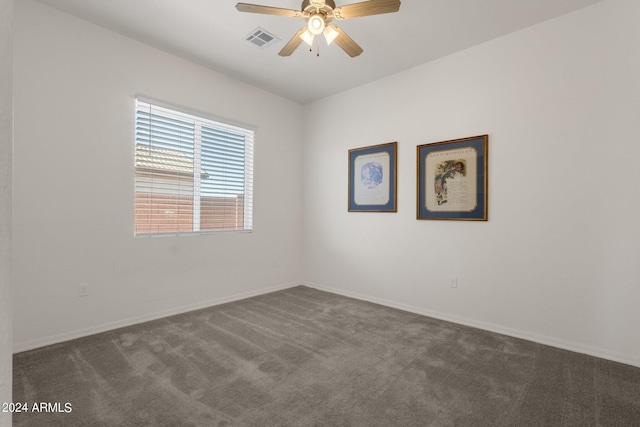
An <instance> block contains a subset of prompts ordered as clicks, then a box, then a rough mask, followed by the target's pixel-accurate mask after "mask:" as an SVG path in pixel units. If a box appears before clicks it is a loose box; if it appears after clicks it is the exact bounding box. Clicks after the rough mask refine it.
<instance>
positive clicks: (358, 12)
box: [333, 0, 400, 19]
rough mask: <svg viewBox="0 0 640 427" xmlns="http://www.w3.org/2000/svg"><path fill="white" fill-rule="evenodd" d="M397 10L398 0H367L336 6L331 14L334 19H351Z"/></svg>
mask: <svg viewBox="0 0 640 427" xmlns="http://www.w3.org/2000/svg"><path fill="white" fill-rule="evenodd" d="M398 10H400V0H369V1H363V2H360V3H353V4H347V5H344V6H340V7H336V8H335V9H333V16H334V17H335V18H336V19H351V18H358V17H360V16H371V15H380V14H383V13H392V12H397V11H398Z"/></svg>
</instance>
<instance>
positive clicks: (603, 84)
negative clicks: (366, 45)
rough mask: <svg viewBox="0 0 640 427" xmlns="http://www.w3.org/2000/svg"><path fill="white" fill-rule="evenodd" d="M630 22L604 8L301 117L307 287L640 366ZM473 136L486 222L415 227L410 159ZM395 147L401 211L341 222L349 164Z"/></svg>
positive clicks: (613, 4) (637, 30) (612, 7)
mask: <svg viewBox="0 0 640 427" xmlns="http://www.w3.org/2000/svg"><path fill="white" fill-rule="evenodd" d="M638 23H640V2H639V1H638V0H609V1H604V2H601V3H597V4H595V5H593V6H590V7H587V8H585V9H581V10H578V11H576V12H574V13H570V14H568V15H565V16H561V17H559V18H556V19H553V20H550V21H547V22H544V23H542V24H539V25H536V26H533V27H530V28H527V29H525V30H522V31H518V32H516V33H513V34H510V35H507V36H504V37H501V38H499V39H496V40H493V41H490V42H487V43H484V44H482V45H479V46H476V47H474V48H471V49H467V50H465V51H463V52H460V53H457V54H454V55H451V56H448V57H446V58H442V59H440V60H437V61H433V62H430V63H427V64H424V65H421V66H419V67H416V68H414V69H411V70H407V71H405V72H402V73H399V74H396V75H393V76H390V77H388V78H385V79H381V80H379V81H376V82H374V83H371V84H369V85H365V86H361V87H359V88H355V89H353V90H350V91H346V92H343V93H340V94H338V95H335V96H332V97H330V98H327V99H324V100H320V101H318V102H315V103H313V104H311V105H309V106H308V109H307V120H306V126H307V129H306V131H305V134H306V135H308V136H309V137H308V138H307V140H306V141H305V151H304V157H303V158H304V164H305V174H304V179H305V181H304V187H305V195H306V197H305V200H304V207H305V211H304V224H305V227H304V230H305V231H304V233H305V240H304V244H305V246H304V253H305V279H306V281H307V282H308V283H310V284H314V285H317V286H319V287H322V288H326V289H333V290H337V291H338V292H342V293H345V294H348V295H354V296H359V297H363V298H368V299H371V300H374V301H377V302H382V303H385V304H389V305H395V306H397V307H401V308H404V309H408V310H413V311H417V312H420V313H423V314H427V315H432V316H436V317H442V318H446V319H449V320H453V321H456V322H460V323H467V324H470V325H473V326H478V327H481V328H485V329H492V330H496V331H498V332H503V333H507V334H511V335H516V336H520V337H524V338H527V339H531V340H534V341H539V342H544V343H547V344H552V345H555V346H559V347H565V348H569V349H572V350H576V351H580V352H584V353H590V354H595V355H598V356H602V357H607V358H611V359H615V360H620V361H624V362H627V363H632V364H635V365H638V366H640V340H639V339H638V325H640V310H639V309H638V304H639V302H640V287H639V286H638V283H639V282H638V278H639V277H640V263H638V260H639V259H640V239H639V238H638V236H640V225H639V222H638V219H637V217H638V212H640V192H638V188H637V183H638V182H640V168H638V167H636V166H635V164H634V161H633V159H637V158H638V157H639V156H640V144H639V143H638V136H639V135H640V120H639V119H638V118H639V117H640V102H638V100H640V77H639V76H640V55H638V52H640V25H638ZM326 123H331V126H326ZM482 134H489V221H488V222H466V221H417V220H416V219H415V217H416V146H418V145H420V144H427V143H431V142H438V141H444V140H450V139H456V138H464V137H470V136H474V135H482ZM391 141H398V212H397V213H393V214H389V213H382V214H376V213H349V212H347V151H348V150H349V149H351V148H357V147H365V146H369V145H373V144H382V143H386V142H391ZM452 276H455V277H457V278H458V287H457V288H455V289H452V288H451V287H450V284H449V283H450V277H452Z"/></svg>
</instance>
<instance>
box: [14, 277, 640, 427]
mask: <svg viewBox="0 0 640 427" xmlns="http://www.w3.org/2000/svg"><path fill="white" fill-rule="evenodd" d="M14 402H27V403H28V404H29V405H32V404H33V403H34V402H47V403H55V402H57V403H60V405H59V407H60V408H61V409H62V410H64V409H65V408H64V404H65V403H70V404H71V412H69V413H59V412H54V413H52V412H48V413H33V412H30V413H18V414H14V425H15V426H65V427H68V426H92V427H94V426H171V427H175V426H261V427H263V426H331V427H336V426H363V427H370V426H384V427H389V426H581V427H583V426H616V427H618V426H640V369H639V368H635V367H631V366H628V365H623V364H619V363H614V362H610V361H606V360H602V359H598V358H594V357H589V356H585V355H580V354H576V353H572V352H569V351H564V350H559V349H555V348H552V347H548V346H544V345H540V344H535V343H532V342H528V341H523V340H519V339H515V338H511V337H507V336H504V335H499V334H495V333H490V332H485V331H482V330H478V329H473V328H469V327H464V326H460V325H456V324H452V323H448V322H444V321H440V320H435V319H431V318H427V317H423V316H419V315H415V314H411V313H406V312H403V311H399V310H395V309H391V308H386V307H382V306H379V305H375V304H370V303H367V302H362V301H358V300H354V299H350V298H345V297H342V296H338V295H334V294H331V293H326V292H321V291H318V290H315V289H310V288H307V287H302V286H301V287H296V288H292V289H288V290H285V291H280V292H275V293H271V294H267V295H262V296H259V297H255V298H250V299H246V300H243V301H238V302H233V303H229V304H224V305H220V306H216V307H212V308H209V309H204V310H199V311H195V312H191V313H187V314H183V315H178V316H173V317H169V318H166V319H162V320H158V321H153V322H148V323H144V324H140V325H136V326H132V327H127V328H123V329H119V330H116V331H112V332H107V333H103V334H99V335H94V336H91V337H88V338H83V339H78V340H74V341H69V342H66V343H62V344H57V345H52V346H49V347H45V348H41V349H36V350H32V351H28V352H24V353H19V354H16V355H15V357H14ZM50 409H55V406H54V407H53V408H50Z"/></svg>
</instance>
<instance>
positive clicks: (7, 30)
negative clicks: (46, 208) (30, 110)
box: [0, 0, 13, 427]
mask: <svg viewBox="0 0 640 427" xmlns="http://www.w3.org/2000/svg"><path fill="white" fill-rule="evenodd" d="M12 32H13V0H0V403H1V402H11V381H12V377H13V373H12V361H11V359H12V353H13V352H12V327H13V318H12V305H13V304H12V295H11V289H12V286H11V217H12V216H11V213H12V200H13V199H12V175H13V169H12V151H13V147H12V145H13V33H12ZM10 425H11V415H10V414H7V413H0V426H2V427H9V426H10Z"/></svg>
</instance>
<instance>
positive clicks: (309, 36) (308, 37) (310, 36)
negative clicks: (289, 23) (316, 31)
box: [300, 28, 315, 46]
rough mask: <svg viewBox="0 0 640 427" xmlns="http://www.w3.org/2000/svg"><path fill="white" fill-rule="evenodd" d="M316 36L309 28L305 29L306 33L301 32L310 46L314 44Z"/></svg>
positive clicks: (303, 38)
mask: <svg viewBox="0 0 640 427" xmlns="http://www.w3.org/2000/svg"><path fill="white" fill-rule="evenodd" d="M314 37H315V36H314V35H313V34H312V33H311V31H309V29H308V28H307V29H306V30H304V33H302V34H300V38H301V39H302V40H303V41H304V42H305V43H306V44H308V45H309V46H313V38H314Z"/></svg>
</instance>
